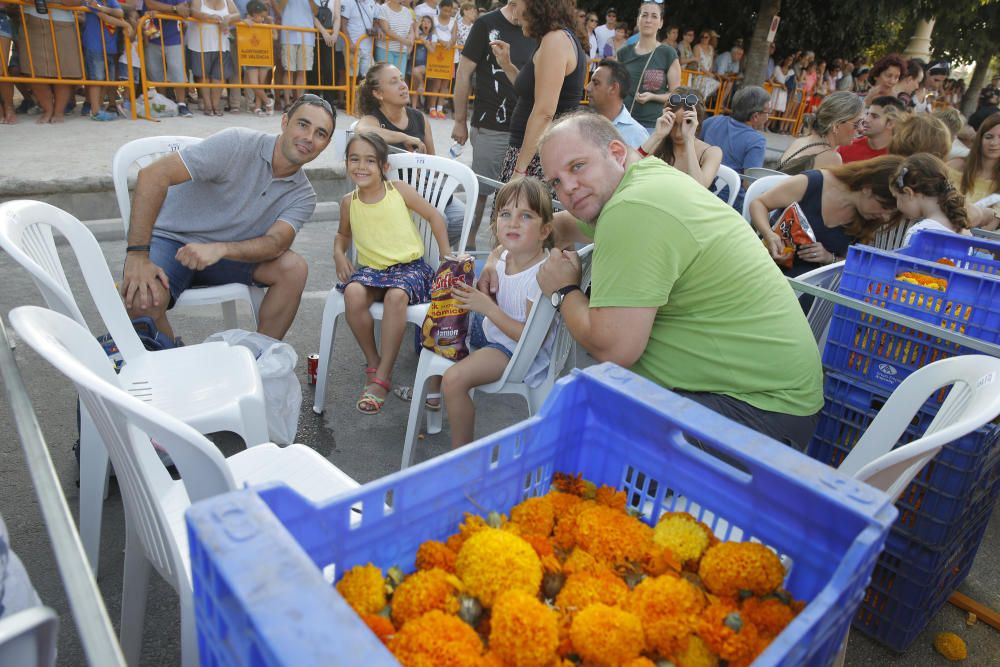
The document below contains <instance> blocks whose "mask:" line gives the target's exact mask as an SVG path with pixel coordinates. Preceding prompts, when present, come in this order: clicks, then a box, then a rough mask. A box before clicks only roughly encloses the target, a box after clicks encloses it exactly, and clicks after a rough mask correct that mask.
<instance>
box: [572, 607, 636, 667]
mask: <svg viewBox="0 0 1000 667" xmlns="http://www.w3.org/2000/svg"><path fill="white" fill-rule="evenodd" d="M570 640H571V641H572V642H573V647H574V649H576V654H577V655H579V656H580V657H581V658H583V660H584V663H585V664H594V665H607V666H608V667H614V666H616V665H620V664H622V663H624V662H628V661H629V660H634V659H635V658H638V657H639V654H640V653H642V651H643V648H644V646H645V642H644V639H643V634H642V623H641V622H640V621H639V618H638V617H637V616H636V615H635V614H632V613H630V612H627V611H625V610H623V609H621V608H619V607H610V606H608V605H605V604H600V603H597V604H593V605H590V606H589V607H587V608H586V609H584V610H583V611H581V612H580V613H578V614H577V615H576V616H575V617H574V618H573V625H572V626H571V628H570Z"/></svg>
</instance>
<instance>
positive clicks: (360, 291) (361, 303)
mask: <svg viewBox="0 0 1000 667" xmlns="http://www.w3.org/2000/svg"><path fill="white" fill-rule="evenodd" d="M381 291H382V290H379V289H375V288H373V287H366V286H364V285H362V284H361V283H348V285H347V287H346V288H344V317H346V318H347V326H349V327H351V333H353V334H354V338H355V339H356V340H357V341H358V345H359V346H360V347H361V352H362V354H364V355H365V364H366V365H367V366H368V367H370V368H377V367H378V365H379V356H378V347H376V345H375V320H374V319H372V315H371V312H370V311H369V308H371V305H372V304H373V303H375V299H376V298H378V296H379V293H380V292H381Z"/></svg>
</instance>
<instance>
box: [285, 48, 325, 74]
mask: <svg viewBox="0 0 1000 667" xmlns="http://www.w3.org/2000/svg"><path fill="white" fill-rule="evenodd" d="M315 53H316V47H314V46H308V45H305V44H282V45H281V64H282V65H284V66H285V71H286V72H308V71H309V70H311V69H312V68H313V56H314V55H315Z"/></svg>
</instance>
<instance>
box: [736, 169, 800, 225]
mask: <svg viewBox="0 0 1000 667" xmlns="http://www.w3.org/2000/svg"><path fill="white" fill-rule="evenodd" d="M786 178H791V176H788V175H786V174H777V175H774V176H765V177H763V178H758V179H757V180H756V181H754V182H753V183H751V184H750V187H748V188H747V193H746V195H745V196H744V197H743V219H744V220H746V221H747V222H750V202H752V201H753V200H755V199H757V197H760V196H761V195H762V194H764V193H765V192H767V191H768V190H770V189H771V188H773V187H774V186H775V185H777V184H778V183H781V182H782V181H783V180H785V179H786Z"/></svg>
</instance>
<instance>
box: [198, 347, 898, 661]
mask: <svg viewBox="0 0 1000 667" xmlns="http://www.w3.org/2000/svg"><path fill="white" fill-rule="evenodd" d="M623 414H625V415H628V418H627V419H622V418H621V417H622V415H623ZM694 443H697V444H694ZM555 472H569V473H580V474H582V475H583V476H584V477H585V478H587V479H589V480H591V481H593V482H594V483H596V484H599V485H600V484H607V485H611V486H614V487H615V488H618V489H623V490H626V491H627V492H628V502H629V505H630V506H631V507H632V508H633V509H635V510H637V511H638V512H639V513H641V515H642V517H643V519H644V520H645V521H647V522H650V523H652V522H654V521H655V520H656V519H657V518H658V517H659V516H660V515H661V514H662V513H663V512H668V511H689V512H691V513H692V514H694V515H695V516H697V517H699V518H701V519H702V520H704V521H706V522H707V523H708V524H709V525H710V526H712V528H713V530H714V531H715V532H716V534H717V535H718V536H719V537H720V539H729V540H750V539H755V540H760V541H761V542H763V543H765V544H768V545H770V546H772V547H773V548H775V549H776V550H777V552H778V553H779V554H781V555H782V556H783V558H784V559H785V562H786V563H788V564H789V573H788V577H787V579H786V582H785V585H786V588H787V589H788V590H789V591H790V592H791V593H792V594H793V595H794V596H795V597H796V598H798V599H804V600H807V601H809V604H808V605H807V606H806V607H805V609H804V610H803V611H802V613H801V614H799V616H798V617H797V618H796V619H795V621H793V622H792V623H791V624H790V625H789V626H788V627H787V628H786V629H785V631H784V632H782V634H781V635H780V636H779V637H777V638H776V639H775V641H774V642H773V643H772V644H771V645H770V646H769V648H768V649H767V650H766V651H765V652H764V653H763V654H762V655H761V656H760V657H759V658H758V660H757V661H756V662H755V665H758V666H759V665H804V664H810V665H823V664H829V663H830V661H831V660H832V659H833V658H834V656H835V655H836V653H837V650H838V648H839V646H840V643H841V640H842V638H843V636H844V634H845V633H846V631H847V628H848V626H849V624H850V621H851V619H852V617H853V616H854V613H855V610H856V609H857V607H858V605H859V604H860V602H861V599H862V597H863V594H864V590H865V587H866V585H867V584H868V581H869V578H870V576H871V573H872V568H873V567H874V565H875V560H876V558H877V556H878V554H879V552H880V551H881V549H882V547H883V544H884V540H885V537H886V534H887V532H888V530H889V527H890V525H891V524H892V522H893V521H894V520H895V518H896V510H895V508H894V507H893V506H892V503H891V502H890V501H889V499H888V498H887V497H886V496H885V495H884V494H882V493H880V492H877V491H875V490H873V489H871V488H870V487H868V486H866V485H864V484H860V483H858V482H856V481H855V480H852V479H849V478H846V477H844V476H842V475H840V474H839V473H837V472H836V471H834V470H831V469H830V468H829V467H827V466H824V465H822V464H820V463H818V462H816V461H813V460H810V459H809V458H807V457H805V456H803V455H801V454H799V453H798V452H795V451H792V450H790V449H789V448H787V447H785V446H783V445H781V444H779V443H777V442H775V441H773V440H770V439H769V438H766V437H764V436H762V435H760V434H758V433H756V432H754V431H751V430H749V429H747V428H745V427H742V426H740V425H737V424H734V423H732V422H730V421H728V420H726V419H724V418H722V417H720V416H719V415H717V414H715V413H713V412H711V411H709V410H707V409H706V408H704V407H702V406H700V405H697V404H695V403H693V402H691V401H689V400H687V399H684V398H681V397H679V396H677V395H675V394H672V393H670V392H668V391H666V390H663V389H661V388H659V387H657V386H655V385H653V384H652V383H650V382H649V381H647V380H644V379H642V378H639V377H638V376H636V375H634V374H632V373H629V372H628V371H625V370H622V369H620V368H618V367H616V366H613V365H611V364H604V365H601V366H598V367H593V368H589V369H587V370H586V371H576V372H574V373H573V375H572V376H571V377H569V378H564V379H563V380H561V381H560V382H559V383H558V384H557V385H556V387H555V389H554V390H553V392H552V394H551V395H550V397H549V399H548V401H547V402H546V404H545V405H544V406H543V408H542V410H541V411H540V412H539V414H538V415H536V416H535V417H532V418H530V419H528V420H526V421H524V422H521V423H520V424H517V425H515V426H512V427H511V428H508V429H506V430H504V431H501V432H499V433H496V434H494V435H492V436H489V437H487V438H484V439H482V440H480V441H478V442H477V443H474V444H473V445H470V446H468V447H464V448H462V449H460V450H457V451H454V452H451V453H449V454H446V455H444V456H441V457H438V458H436V459H433V460H431V461H427V462H425V463H423V464H421V465H418V466H415V467H412V468H409V469H407V470H405V471H401V472H399V473H395V474H393V475H389V476H387V477H384V478H382V479H379V480H376V481H374V482H371V483H369V484H366V485H365V486H363V487H361V488H360V489H358V490H356V491H353V492H349V493H347V494H344V495H342V496H339V497H337V498H334V499H331V500H330V501H329V502H328V503H326V504H322V505H319V506H317V505H314V504H312V503H310V502H308V501H306V500H305V499H303V498H302V497H300V496H298V495H296V494H295V493H294V492H292V491H291V490H290V489H288V488H287V487H281V486H276V487H270V488H264V489H259V490H257V492H256V493H255V492H254V491H252V490H244V491H240V492H235V493H231V494H227V495H224V496H220V497H216V498H212V499H209V500H206V501H203V502H200V503H196V504H195V505H194V506H193V507H192V508H191V509H190V510H189V512H188V516H187V519H188V534H189V543H190V548H191V569H192V576H193V580H194V594H195V612H196V617H197V625H198V636H199V646H200V650H201V657H202V664H204V665H213V666H215V665H219V666H228V665H245V664H253V665H260V666H265V665H296V666H300V665H303V666H304V665H311V664H324V665H358V664H364V665H366V666H368V667H377V666H379V665H389V664H395V663H394V661H393V660H392V658H391V656H390V655H389V654H388V653H387V652H386V651H385V650H384V649H383V648H382V646H381V644H380V643H379V642H378V641H377V639H376V638H375V637H374V635H372V634H371V633H370V632H369V631H368V630H367V628H366V627H365V626H364V624H363V623H362V622H361V621H360V619H358V618H357V617H356V616H353V614H352V613H351V612H350V610H349V608H348V607H347V606H346V603H344V601H343V600H342V599H341V598H340V596H339V595H338V594H337V593H336V591H335V589H333V588H332V587H331V586H330V582H331V581H333V580H335V578H336V577H337V576H340V575H341V574H342V573H343V572H345V571H347V570H348V569H350V568H351V567H353V566H355V565H362V564H366V563H369V562H371V563H374V564H375V565H377V566H378V567H380V568H382V569H383V570H385V569H387V568H389V567H391V566H393V565H398V566H400V567H402V568H403V570H404V571H412V569H413V567H414V559H415V555H416V550H417V547H418V546H419V545H420V544H421V543H422V542H424V541H426V540H431V539H434V540H443V539H446V537H447V536H448V535H449V534H451V533H453V532H454V531H455V530H456V527H457V525H458V524H459V523H460V522H461V520H462V517H463V514H464V513H465V512H472V513H476V514H482V513H483V512H484V511H490V510H495V511H498V512H502V513H509V511H510V509H511V507H513V505H515V504H516V503H518V502H521V501H522V500H524V499H525V498H528V497H531V496H535V495H540V494H543V493H545V492H546V491H548V489H549V486H550V482H551V479H552V476H553V473H555ZM359 511H360V516H361V519H360V521H359V520H357V517H358V516H359V515H358V512H359ZM816 517H823V521H817V520H816ZM324 574H326V575H328V576H327V577H324Z"/></svg>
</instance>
